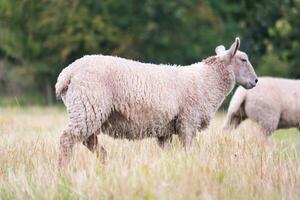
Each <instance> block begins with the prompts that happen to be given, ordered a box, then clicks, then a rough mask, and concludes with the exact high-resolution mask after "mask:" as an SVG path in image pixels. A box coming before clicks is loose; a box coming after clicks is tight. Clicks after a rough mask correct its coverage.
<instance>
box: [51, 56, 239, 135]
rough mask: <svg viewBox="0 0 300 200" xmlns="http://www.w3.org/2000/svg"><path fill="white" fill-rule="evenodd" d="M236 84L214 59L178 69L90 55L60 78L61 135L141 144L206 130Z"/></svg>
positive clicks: (58, 94)
mask: <svg viewBox="0 0 300 200" xmlns="http://www.w3.org/2000/svg"><path fill="white" fill-rule="evenodd" d="M234 84H235V78H234V74H233V72H232V70H229V68H228V67H227V66H225V64H224V62H223V61H222V60H220V59H218V57H217V56H213V57H209V58H208V59H206V60H204V61H203V62H199V63H196V64H193V65H190V66H185V67H179V66H169V65H155V64H145V63H140V62H137V61H132V60H128V59H123V58H119V57H114V56H104V55H91V56H84V57H83V58H80V59H78V60H76V61H75V62H73V63H72V64H70V65H69V66H68V67H67V68H65V69H64V70H63V71H62V72H61V74H60V75H59V77H58V81H57V84H56V94H57V96H61V97H62V100H63V102H64V104H65V105H66V107H67V112H68V115H69V123H68V126H67V128H66V129H65V132H68V133H72V134H73V135H74V136H76V137H77V138H79V139H80V140H81V141H84V140H86V139H87V138H88V137H89V136H91V135H92V134H95V133H99V132H100V131H102V132H103V133H105V134H108V135H110V136H113V137H118V138H128V139H141V138H145V137H163V136H169V135H172V134H173V133H178V132H179V134H180V132H181V131H182V132H186V131H189V132H195V131H196V130H197V129H198V130H200V129H203V128H205V127H207V126H208V123H209V121H210V119H211V118H212V116H213V115H214V114H215V112H216V111H217V109H218V107H219V106H220V104H221V103H222V101H223V100H224V98H225V96H226V95H227V94H228V93H229V92H230V91H231V90H232V89H233V86H234Z"/></svg>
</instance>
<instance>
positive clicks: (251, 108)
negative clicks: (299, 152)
mask: <svg viewBox="0 0 300 200" xmlns="http://www.w3.org/2000/svg"><path fill="white" fill-rule="evenodd" d="M299 89H300V81H299V80H290V79H283V78H271V77H261V78H259V82H258V84H257V86H256V87H255V88H254V89H252V90H247V91H246V90H245V89H243V88H242V87H239V88H238V89H237V90H236V92H235V94H234V96H233V97H232V99H231V102H230V105H229V108H228V113H227V116H226V120H225V123H224V129H229V128H231V127H234V128H236V127H237V126H238V125H239V124H240V123H241V122H242V121H243V120H245V119H247V118H249V119H251V120H253V121H256V122H258V123H259V124H260V126H261V129H262V132H263V133H264V135H265V136H269V135H271V134H272V132H273V131H275V130H276V129H279V128H291V127H297V128H299V125H300V101H299V99H300V90H299Z"/></svg>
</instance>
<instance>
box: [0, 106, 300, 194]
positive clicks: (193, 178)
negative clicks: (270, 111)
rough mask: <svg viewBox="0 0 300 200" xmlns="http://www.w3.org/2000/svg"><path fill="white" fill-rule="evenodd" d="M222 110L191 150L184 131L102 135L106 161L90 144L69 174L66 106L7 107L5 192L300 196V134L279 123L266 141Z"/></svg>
mask: <svg viewBox="0 0 300 200" xmlns="http://www.w3.org/2000/svg"><path fill="white" fill-rule="evenodd" d="M222 118H223V116H222V114H218V116H217V117H216V119H215V120H214V121H213V122H212V124H211V126H210V128H209V129H208V130H206V131H204V132H201V133H199V134H198V136H197V142H196V144H195V145H194V146H193V147H192V148H191V149H190V150H189V151H184V149H183V148H182V147H181V146H180V144H179V142H178V140H177V138H175V140H174V141H173V144H172V145H171V146H170V147H168V148H166V149H164V150H162V149H160V148H159V147H158V145H157V144H156V141H155V140H154V139H145V140H142V141H134V142H132V141H127V140H114V139H111V138H110V137H107V136H100V137H99V139H100V143H101V144H102V145H103V146H104V147H105V149H106V150H107V151H108V158H107V162H106V164H105V165H101V164H100V162H99V161H98V160H97V159H96V157H95V156H94V155H92V154H91V153H90V152H89V151H88V150H87V149H85V148H84V147H83V145H78V146H76V147H75V155H74V159H73V160H72V162H71V164H70V168H69V169H68V171H67V172H66V174H64V175H60V174H59V173H58V170H57V157H58V141H59V136H60V134H61V132H62V130H63V127H64V125H66V123H67V116H66V112H65V110H64V109H62V108H57V107H53V108H40V107H28V108H0V199H300V134H299V133H298V130H296V129H290V130H280V131H277V132H276V133H275V134H274V135H273V136H272V141H269V142H266V141H265V140H263V139H262V138H260V137H258V136H257V135H258V134H257V133H258V131H259V129H258V127H257V126H256V125H255V124H254V123H251V122H249V121H248V122H245V123H244V124H243V125H242V126H241V127H240V128H239V129H238V130H236V131H233V132H231V133H229V132H227V133H225V132H222V131H221V130H220V126H221V123H222Z"/></svg>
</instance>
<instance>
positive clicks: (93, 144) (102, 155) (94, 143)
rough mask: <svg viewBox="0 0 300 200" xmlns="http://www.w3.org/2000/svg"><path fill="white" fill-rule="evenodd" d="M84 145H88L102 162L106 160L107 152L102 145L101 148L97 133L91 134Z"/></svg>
mask: <svg viewBox="0 0 300 200" xmlns="http://www.w3.org/2000/svg"><path fill="white" fill-rule="evenodd" d="M83 145H84V146H86V147H87V148H88V149H89V150H90V151H91V152H93V153H96V155H97V157H98V158H99V159H100V161H101V162H102V163H104V162H105V159H106V156H107V152H106V150H105V149H104V148H103V147H102V146H101V147H100V149H99V147H98V138H97V135H96V134H93V135H91V136H89V137H88V139H87V140H85V141H84V142H83Z"/></svg>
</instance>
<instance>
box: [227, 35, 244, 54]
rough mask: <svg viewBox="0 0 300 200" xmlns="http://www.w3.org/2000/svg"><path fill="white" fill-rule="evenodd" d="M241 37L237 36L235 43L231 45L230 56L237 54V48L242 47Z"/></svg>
mask: <svg viewBox="0 0 300 200" xmlns="http://www.w3.org/2000/svg"><path fill="white" fill-rule="evenodd" d="M240 43H241V42H240V38H238V37H236V38H235V41H234V43H233V44H232V45H231V47H230V49H229V50H228V54H229V56H230V58H232V57H233V56H235V54H236V52H237V50H238V49H239V48H240Z"/></svg>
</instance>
